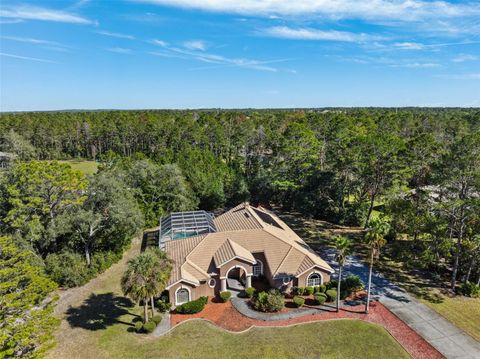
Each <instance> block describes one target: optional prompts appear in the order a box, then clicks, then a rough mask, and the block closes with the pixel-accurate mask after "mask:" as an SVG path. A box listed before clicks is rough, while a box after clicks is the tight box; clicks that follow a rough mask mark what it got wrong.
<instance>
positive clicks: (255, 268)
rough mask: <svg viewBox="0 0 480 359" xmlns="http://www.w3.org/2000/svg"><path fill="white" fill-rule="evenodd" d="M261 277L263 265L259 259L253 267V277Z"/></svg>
mask: <svg viewBox="0 0 480 359" xmlns="http://www.w3.org/2000/svg"><path fill="white" fill-rule="evenodd" d="M259 275H263V263H262V261H261V260H260V259H257V263H256V264H254V265H253V276H254V277H258V276H259Z"/></svg>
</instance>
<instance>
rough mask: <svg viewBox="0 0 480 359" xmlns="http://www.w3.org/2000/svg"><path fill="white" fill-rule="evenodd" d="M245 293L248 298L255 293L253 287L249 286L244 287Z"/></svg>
mask: <svg viewBox="0 0 480 359" xmlns="http://www.w3.org/2000/svg"><path fill="white" fill-rule="evenodd" d="M245 294H246V295H247V297H248V298H252V297H253V296H254V294H255V288H253V287H250V288H247V289H245Z"/></svg>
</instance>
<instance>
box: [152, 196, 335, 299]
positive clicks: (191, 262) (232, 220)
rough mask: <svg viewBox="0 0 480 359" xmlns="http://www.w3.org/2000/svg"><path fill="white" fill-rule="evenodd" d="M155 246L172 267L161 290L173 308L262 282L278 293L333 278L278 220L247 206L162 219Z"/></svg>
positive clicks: (324, 265)
mask: <svg viewBox="0 0 480 359" xmlns="http://www.w3.org/2000/svg"><path fill="white" fill-rule="evenodd" d="M159 246H160V247H161V248H163V249H164V250H165V251H166V253H167V254H168V256H169V257H170V258H171V259H172V260H173V262H174V264H173V270H172V274H171V277H170V280H169V282H168V284H167V287H166V290H167V291H168V294H169V298H170V302H171V303H172V304H173V305H174V306H177V305H180V304H182V303H185V302H188V301H190V300H194V299H197V298H199V297H201V296H214V295H217V294H218V293H219V292H222V291H226V290H230V291H242V290H244V289H245V288H248V287H251V286H255V285H256V283H259V282H261V281H266V282H267V283H268V285H270V286H271V287H274V288H278V289H280V290H281V291H286V290H288V289H289V288H290V287H292V286H300V287H304V286H317V285H320V284H322V283H324V282H328V281H329V280H330V275H331V273H333V270H332V268H331V267H330V266H329V265H328V264H327V263H326V262H325V261H324V260H323V259H322V258H320V257H319V256H318V254H317V253H315V252H314V251H313V250H312V249H311V248H310V247H309V246H308V245H307V244H306V243H305V242H304V241H303V240H302V239H301V238H300V237H299V236H298V235H297V234H296V233H295V232H294V231H293V230H292V229H290V227H288V226H287V225H286V224H285V223H284V222H283V221H282V220H281V219H280V218H278V217H277V216H276V215H275V214H273V213H272V212H270V211H267V210H266V209H264V208H262V207H253V206H251V205H250V204H248V203H242V204H240V205H238V206H237V207H235V208H232V209H231V210H229V211H228V212H226V213H224V214H222V215H220V216H218V217H216V218H213V215H212V214H210V213H207V212H205V211H193V212H177V213H172V214H170V215H169V216H168V217H165V218H163V219H162V220H161V224H160V235H159Z"/></svg>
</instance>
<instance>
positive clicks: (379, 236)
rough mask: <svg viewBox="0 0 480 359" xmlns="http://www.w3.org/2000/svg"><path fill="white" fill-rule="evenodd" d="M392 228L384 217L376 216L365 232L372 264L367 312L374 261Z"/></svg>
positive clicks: (369, 258) (366, 309) (368, 303)
mask: <svg viewBox="0 0 480 359" xmlns="http://www.w3.org/2000/svg"><path fill="white" fill-rule="evenodd" d="M389 230H390V225H389V224H388V222H386V221H385V220H383V219H380V218H375V219H372V220H371V221H370V223H369V224H368V229H367V233H366V234H365V243H366V244H367V246H368V248H369V252H368V261H369V264H370V270H369V272H368V289H367V303H366V304H365V313H367V314H368V309H369V307H370V289H371V285H372V271H373V262H374V260H375V259H377V258H378V257H379V255H380V248H382V247H383V246H384V245H385V244H386V243H387V240H386V239H385V235H386V234H387V233H388V231H389Z"/></svg>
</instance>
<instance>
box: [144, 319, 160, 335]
mask: <svg viewBox="0 0 480 359" xmlns="http://www.w3.org/2000/svg"><path fill="white" fill-rule="evenodd" d="M156 327H157V324H155V322H153V321H150V322H147V323H145V324H144V325H143V331H144V332H145V333H148V334H150V333H152V332H153V331H154V330H155V328H156Z"/></svg>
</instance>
